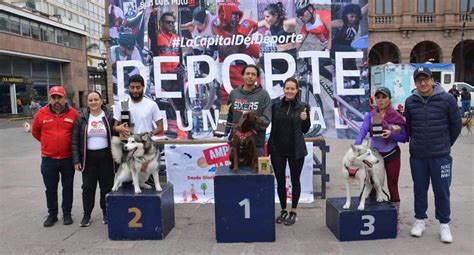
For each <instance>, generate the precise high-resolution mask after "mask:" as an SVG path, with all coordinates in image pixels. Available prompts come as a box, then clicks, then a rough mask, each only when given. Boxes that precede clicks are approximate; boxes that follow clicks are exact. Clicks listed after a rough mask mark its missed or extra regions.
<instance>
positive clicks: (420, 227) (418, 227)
mask: <svg viewBox="0 0 474 255" xmlns="http://www.w3.org/2000/svg"><path fill="white" fill-rule="evenodd" d="M424 230H425V221H424V220H415V223H414V224H413V228H412V229H411V231H410V234H411V235H412V236H416V237H420V236H421V235H422V234H423V231H424Z"/></svg>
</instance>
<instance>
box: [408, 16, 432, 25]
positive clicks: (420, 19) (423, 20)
mask: <svg viewBox="0 0 474 255" xmlns="http://www.w3.org/2000/svg"><path fill="white" fill-rule="evenodd" d="M413 17H414V18H415V22H416V24H433V23H436V16H435V15H434V14H415V15H413Z"/></svg>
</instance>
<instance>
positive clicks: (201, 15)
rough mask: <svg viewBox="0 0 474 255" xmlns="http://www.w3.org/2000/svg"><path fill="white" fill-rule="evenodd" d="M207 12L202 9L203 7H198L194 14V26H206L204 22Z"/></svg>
mask: <svg viewBox="0 0 474 255" xmlns="http://www.w3.org/2000/svg"><path fill="white" fill-rule="evenodd" d="M206 16H207V14H206V10H205V9H202V8H201V7H198V8H196V9H194V12H193V24H194V25H195V26H200V25H202V24H204V21H205V20H206Z"/></svg>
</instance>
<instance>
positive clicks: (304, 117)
mask: <svg viewBox="0 0 474 255" xmlns="http://www.w3.org/2000/svg"><path fill="white" fill-rule="evenodd" d="M307 118H308V114H307V113H306V107H305V108H304V109H303V111H302V112H301V113H300V119H301V120H306V119H307Z"/></svg>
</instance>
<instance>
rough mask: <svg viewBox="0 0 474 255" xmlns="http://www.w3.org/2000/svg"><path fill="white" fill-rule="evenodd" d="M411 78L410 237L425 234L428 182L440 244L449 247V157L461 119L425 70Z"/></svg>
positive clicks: (408, 116)
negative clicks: (412, 214)
mask: <svg viewBox="0 0 474 255" xmlns="http://www.w3.org/2000/svg"><path fill="white" fill-rule="evenodd" d="M413 78H414V79H415V85H416V90H415V91H414V93H413V94H412V95H411V96H410V97H408V98H407V100H406V102H405V116H406V121H407V125H408V130H409V136H410V168H411V175H412V179H413V189H414V195H415V223H414V225H413V228H412V229H411V235H412V236H415V237H421V235H422V234H423V231H424V230H425V221H424V219H426V218H428V216H427V215H426V210H427V209H428V188H429V185H430V180H431V183H432V186H433V193H434V197H435V211H436V214H435V215H436V219H437V220H438V221H439V223H440V237H441V241H442V242H444V243H451V242H453V236H452V235H451V230H450V228H449V223H450V221H451V219H450V214H451V209H450V199H449V195H450V194H449V186H450V185H451V176H452V161H453V159H452V158H451V156H450V153H451V146H453V144H454V142H455V141H456V139H457V138H458V136H459V133H460V132H461V128H462V124H461V118H460V117H459V111H458V107H457V103H456V101H455V100H454V97H453V96H452V95H450V94H448V93H447V92H445V91H444V89H443V88H442V87H441V85H439V84H438V83H434V82H433V79H432V74H431V71H430V70H429V69H428V68H425V67H419V68H417V69H416V70H415V72H414V74H413Z"/></svg>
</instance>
